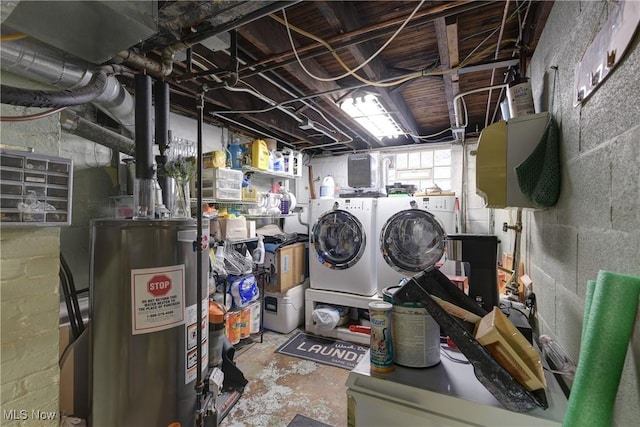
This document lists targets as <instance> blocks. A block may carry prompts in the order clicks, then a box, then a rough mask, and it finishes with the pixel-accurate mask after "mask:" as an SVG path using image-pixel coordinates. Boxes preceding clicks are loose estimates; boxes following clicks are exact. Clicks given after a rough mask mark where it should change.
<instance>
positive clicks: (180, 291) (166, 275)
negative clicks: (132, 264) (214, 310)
mask: <svg viewBox="0 0 640 427" xmlns="http://www.w3.org/2000/svg"><path fill="white" fill-rule="evenodd" d="M184 281H185V279H184V264H181V265H174V266H167V267H158V268H142V269H138V270H131V309H132V312H131V330H132V333H133V335H137V334H147V333H149V332H156V331H162V330H164V329H169V328H172V327H174V326H178V325H182V324H184V316H185V314H184V310H185V308H184Z"/></svg>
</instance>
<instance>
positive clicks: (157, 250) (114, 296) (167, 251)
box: [90, 219, 209, 427]
mask: <svg viewBox="0 0 640 427" xmlns="http://www.w3.org/2000/svg"><path fill="white" fill-rule="evenodd" d="M203 225H204V226H205V227H206V228H204V229H203V235H204V236H208V234H209V230H208V224H206V223H205V224H203ZM91 233H92V235H91V251H92V254H91V259H92V263H91V284H90V286H91V299H90V314H91V338H92V369H91V376H92V378H91V380H90V390H91V394H92V396H91V401H92V409H91V423H92V424H91V425H92V426H93V427H101V426H107V427H110V426H121V427H126V426H132V427H144V426H149V427H156V426H162V425H165V426H166V425H169V424H170V423H172V422H180V423H181V424H182V425H185V426H186V425H193V424H194V413H195V409H196V394H195V390H194V384H195V379H194V380H191V381H190V382H188V383H186V381H185V378H186V370H185V367H186V361H185V358H186V343H185V341H186V339H187V338H186V330H185V325H184V324H182V325H178V326H175V327H171V328H169V329H165V330H161V331H155V332H150V333H142V334H137V335H134V334H133V333H132V310H133V307H132V290H131V287H132V286H133V283H132V279H131V272H132V270H136V269H145V268H157V267H164V266H176V265H182V264H184V272H185V275H184V283H185V287H184V295H183V300H184V302H183V308H184V307H190V306H193V305H195V304H196V302H197V285H196V282H197V277H196V276H197V268H196V265H197V252H196V251H195V246H194V244H193V241H195V240H196V235H197V227H196V221H195V220H192V219H190V220H169V221H133V220H119V219H105V220H95V221H93V222H92V229H91ZM207 254H208V251H206V250H205V251H203V252H202V277H203V278H204V280H203V282H204V283H203V284H202V289H203V291H202V295H203V297H206V295H207V281H206V278H207V276H208V274H207V273H208V259H207V256H208V255H207ZM206 366H207V363H204V366H203V370H204V369H206Z"/></svg>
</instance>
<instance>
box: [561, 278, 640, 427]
mask: <svg viewBox="0 0 640 427" xmlns="http://www.w3.org/2000/svg"><path fill="white" fill-rule="evenodd" d="M593 287H594V289H593V297H592V298H591V301H590V303H589V301H588V300H587V301H585V302H586V304H585V311H586V310H587V309H588V313H586V314H585V317H586V322H585V324H584V325H583V332H582V338H583V340H582V343H581V345H580V358H579V361H578V367H577V370H576V377H575V381H574V383H573V388H572V389H571V395H570V396H569V404H568V406H567V412H566V414H565V417H564V422H563V426H564V427H583V426H589V427H600V426H602V427H605V426H606V427H608V426H610V425H611V423H612V420H613V409H614V405H615V400H616V394H617V393H618V385H619V384H620V377H621V375H622V367H623V365H624V359H625V355H626V353H627V347H628V346H629V339H630V337H631V332H632V330H633V323H634V320H635V317H636V310H637V309H638V298H639V297H640V277H635V276H628V275H624V274H617V273H611V272H608V271H600V272H599V273H598V279H597V281H596V283H595V286H593ZM588 294H589V284H587V296H588Z"/></svg>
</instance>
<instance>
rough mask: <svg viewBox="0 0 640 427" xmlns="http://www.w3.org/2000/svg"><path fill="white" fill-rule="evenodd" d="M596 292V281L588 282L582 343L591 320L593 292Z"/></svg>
mask: <svg viewBox="0 0 640 427" xmlns="http://www.w3.org/2000/svg"><path fill="white" fill-rule="evenodd" d="M595 290H596V281H595V280H588V281H587V294H586V295H585V296H584V316H583V318H582V337H581V338H580V342H581V343H583V342H584V335H585V333H586V331H587V321H588V320H589V312H590V311H591V301H593V292H594V291H595Z"/></svg>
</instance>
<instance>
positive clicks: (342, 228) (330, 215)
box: [309, 197, 378, 296]
mask: <svg viewBox="0 0 640 427" xmlns="http://www.w3.org/2000/svg"><path fill="white" fill-rule="evenodd" d="M310 206H311V209H310V213H309V215H310V224H312V229H311V232H310V233H309V241H310V245H309V246H310V250H309V280H310V286H311V288H312V289H323V290H327V291H336V292H345V293H349V294H357V295H366V296H371V295H374V294H376V293H377V291H378V286H377V281H376V269H375V268H374V260H375V252H376V239H375V238H373V236H374V228H375V215H376V199H374V198H357V197H356V198H344V199H343V198H340V199H317V200H311V201H310Z"/></svg>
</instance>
